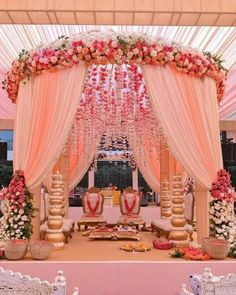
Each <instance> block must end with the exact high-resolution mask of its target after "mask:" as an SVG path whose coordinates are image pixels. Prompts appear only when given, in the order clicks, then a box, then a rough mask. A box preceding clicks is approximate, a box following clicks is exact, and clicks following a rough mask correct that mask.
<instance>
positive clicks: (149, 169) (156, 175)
mask: <svg viewBox="0 0 236 295" xmlns="http://www.w3.org/2000/svg"><path fill="white" fill-rule="evenodd" d="M146 127H147V126H143V130H144V132H143V137H142V138H141V139H140V138H139V139H138V138H137V136H135V135H134V136H133V137H132V138H129V143H130V147H131V150H132V152H133V154H134V157H135V161H136V163H137V165H138V168H139V170H140V172H141V174H142V176H143V177H144V179H145V180H146V182H147V184H148V185H149V186H150V188H151V189H152V190H153V191H155V192H159V191H160V162H159V160H160V159H159V156H160V146H159V143H158V141H157V138H152V143H150V141H149V140H148V135H149V132H150V130H148V128H146ZM136 140H141V143H142V145H141V146H142V149H141V150H139V146H140V145H136V143H135V142H136Z"/></svg>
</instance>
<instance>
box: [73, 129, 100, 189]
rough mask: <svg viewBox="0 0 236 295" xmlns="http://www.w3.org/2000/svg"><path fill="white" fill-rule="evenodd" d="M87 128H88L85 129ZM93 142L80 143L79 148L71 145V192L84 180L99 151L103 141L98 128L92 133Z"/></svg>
mask: <svg viewBox="0 0 236 295" xmlns="http://www.w3.org/2000/svg"><path fill="white" fill-rule="evenodd" d="M85 128H86V127H85ZM91 132H92V134H93V136H91V139H92V140H91V141H90V142H89V143H88V142H87V143H86V141H83V140H81V141H78V142H77V147H76V146H75V145H73V144H71V145H70V152H69V190H70V191H71V190H72V189H73V188H74V187H75V186H76V185H77V184H78V183H79V182H80V180H81V179H82V178H83V176H84V175H85V173H86V172H87V171H88V169H89V166H90V165H91V163H92V162H93V159H94V156H95V154H96V152H97V150H98V145H99V142H100V140H101V135H100V133H97V132H96V126H94V129H93V131H91Z"/></svg>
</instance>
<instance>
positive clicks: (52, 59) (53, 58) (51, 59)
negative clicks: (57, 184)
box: [22, 56, 57, 205]
mask: <svg viewBox="0 0 236 295" xmlns="http://www.w3.org/2000/svg"><path fill="white" fill-rule="evenodd" d="M50 61H51V63H53V64H55V63H56V62H57V56H52V57H50ZM22 205H23V204H22Z"/></svg>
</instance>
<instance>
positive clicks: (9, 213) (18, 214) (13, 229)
mask: <svg viewBox="0 0 236 295" xmlns="http://www.w3.org/2000/svg"><path fill="white" fill-rule="evenodd" d="M3 199H4V200H5V203H6V207H5V213H4V219H5V234H6V236H7V237H8V238H9V239H30V237H31V234H32V222H31V221H32V218H33V213H34V211H35V210H36V209H34V208H33V196H32V194H31V193H30V191H29V190H28V188H27V186H26V184H25V177H24V172H23V171H20V170H18V171H16V172H15V174H14V175H13V178H12V180H11V182H10V184H9V186H8V188H6V189H4V191H3Z"/></svg>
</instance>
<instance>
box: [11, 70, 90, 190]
mask: <svg viewBox="0 0 236 295" xmlns="http://www.w3.org/2000/svg"><path fill="white" fill-rule="evenodd" d="M85 72H86V67H85V66H84V65H83V64H81V65H78V66H74V67H73V68H70V69H69V70H63V71H57V72H53V73H44V74H42V75H39V76H36V77H30V79H29V81H28V80H25V81H23V82H21V84H20V89H19V94H18V98H17V114H16V120H15V128H14V130H15V133H14V169H15V170H17V169H21V170H23V171H25V177H26V183H27V185H28V186H29V187H30V188H31V189H32V188H34V187H35V186H37V185H38V184H40V182H41V181H42V180H43V179H44V178H45V175H47V174H48V172H49V171H50V169H52V167H53V165H54V164H55V162H56V160H57V159H58V158H59V156H60V154H61V152H62V149H63V147H64V144H65V141H66V137H67V135H68V132H69V129H70V127H71V124H72V121H73V119H74V115H75V112H76V109H77V107H78V104H79V100H80V96H81V92H82V87H83V81H84V75H85ZM24 82H26V83H25V84H24Z"/></svg>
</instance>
